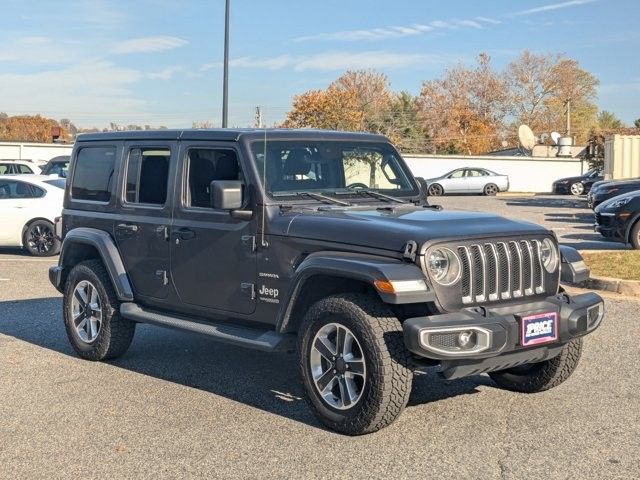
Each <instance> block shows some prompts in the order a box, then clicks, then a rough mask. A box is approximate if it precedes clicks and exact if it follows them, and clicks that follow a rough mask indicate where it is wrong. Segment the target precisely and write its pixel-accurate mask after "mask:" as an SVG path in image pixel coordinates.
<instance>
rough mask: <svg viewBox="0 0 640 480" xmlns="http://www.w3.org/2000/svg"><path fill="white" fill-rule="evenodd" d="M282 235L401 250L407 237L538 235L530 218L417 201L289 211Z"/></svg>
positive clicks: (540, 230)
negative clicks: (427, 205)
mask: <svg viewBox="0 0 640 480" xmlns="http://www.w3.org/2000/svg"><path fill="white" fill-rule="evenodd" d="M288 215H292V216H293V218H292V219H291V220H290V222H289V225H288V228H287V229H286V232H285V234H287V235H290V236H292V237H299V238H305V239H310V240H323V241H327V242H337V243H346V244H351V245H361V246H363V247H371V248H378V249H385V250H393V251H402V250H403V249H404V245H405V244H406V242H407V241H409V240H414V241H416V242H417V243H418V245H421V244H423V243H424V242H427V241H430V240H436V239H442V240H445V239H453V238H469V237H477V238H484V237H496V236H512V235H525V234H540V233H544V232H547V230H546V229H545V228H543V227H541V226H539V225H536V224H534V223H529V222H522V221H517V220H511V219H507V218H504V217H500V216H498V215H494V214H489V213H476V212H460V211H449V210H433V209H430V208H423V207H416V206H401V207H397V208H393V209H389V208H375V207H357V208H343V209H340V208H327V209H322V210H318V211H302V212H291V213H289V214H288Z"/></svg>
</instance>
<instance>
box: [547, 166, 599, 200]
mask: <svg viewBox="0 0 640 480" xmlns="http://www.w3.org/2000/svg"><path fill="white" fill-rule="evenodd" d="M603 178H604V177H603V176H602V169H593V170H589V171H588V172H587V173H585V174H584V175H578V176H577V177H566V178H561V179H560V180H556V181H555V182H553V185H552V192H553V193H555V194H556V195H568V194H571V195H576V196H577V195H584V194H587V193H589V191H590V190H591V187H592V186H593V184H594V183H595V182H599V181H601V180H602V179H603Z"/></svg>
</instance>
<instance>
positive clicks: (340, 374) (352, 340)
mask: <svg viewBox="0 0 640 480" xmlns="http://www.w3.org/2000/svg"><path fill="white" fill-rule="evenodd" d="M309 361H310V367H311V376H312V378H313V383H314V385H315V387H316V390H317V392H318V393H319V394H320V397H321V398H322V399H323V400H324V402H325V403H326V404H327V405H329V406H330V407H333V408H335V409H338V410H347V409H349V408H351V407H353V406H354V405H355V404H356V403H358V401H359V400H360V398H361V397H362V394H363V392H364V387H365V382H366V374H367V371H366V365H365V360H364V355H363V352H362V347H361V346H360V342H358V339H357V338H356V337H355V335H354V334H353V332H351V330H349V329H348V328H347V327H345V326H344V325H341V324H339V323H329V324H327V325H324V326H323V327H322V328H321V329H320V330H319V331H318V333H316V335H315V337H314V338H313V342H312V344H311V354H310V356H309Z"/></svg>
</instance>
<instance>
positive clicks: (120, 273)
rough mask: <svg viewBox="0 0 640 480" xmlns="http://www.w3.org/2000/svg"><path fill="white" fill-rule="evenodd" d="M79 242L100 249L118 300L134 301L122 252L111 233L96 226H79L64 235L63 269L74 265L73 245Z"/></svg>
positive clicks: (61, 261)
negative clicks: (72, 259) (71, 259)
mask: <svg viewBox="0 0 640 480" xmlns="http://www.w3.org/2000/svg"><path fill="white" fill-rule="evenodd" d="M77 244H83V245H90V246H92V247H94V248H95V249H96V250H97V251H98V253H99V254H100V259H101V260H102V263H103V264H104V266H105V268H106V270H107V273H108V274H109V277H110V278H111V283H112V284H113V288H114V290H115V292H116V296H117V297H118V300H120V301H123V302H132V301H133V300H134V298H133V289H132V288H131V282H130V281H129V277H128V276H127V271H126V269H125V268H124V263H123V262H122V258H121V257H120V252H118V248H117V247H116V244H115V242H114V241H113V239H112V238H111V235H109V234H108V233H107V232H104V231H102V230H98V229H95V228H86V227H79V228H74V229H72V230H70V231H69V232H68V233H67V234H66V235H65V237H64V240H63V242H62V250H61V252H60V259H59V260H58V265H59V266H60V267H62V269H63V270H67V269H69V267H73V266H74V263H73V262H72V261H70V260H69V257H70V256H72V252H73V250H72V249H73V246H74V245H77Z"/></svg>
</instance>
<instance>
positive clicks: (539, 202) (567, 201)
mask: <svg viewBox="0 0 640 480" xmlns="http://www.w3.org/2000/svg"><path fill="white" fill-rule="evenodd" d="M499 199H500V200H501V201H503V202H505V203H506V204H507V205H509V206H513V207H547V208H587V202H586V199H585V200H583V199H576V198H572V197H570V198H562V197H522V198H508V197H507V198H502V197H499Z"/></svg>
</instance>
